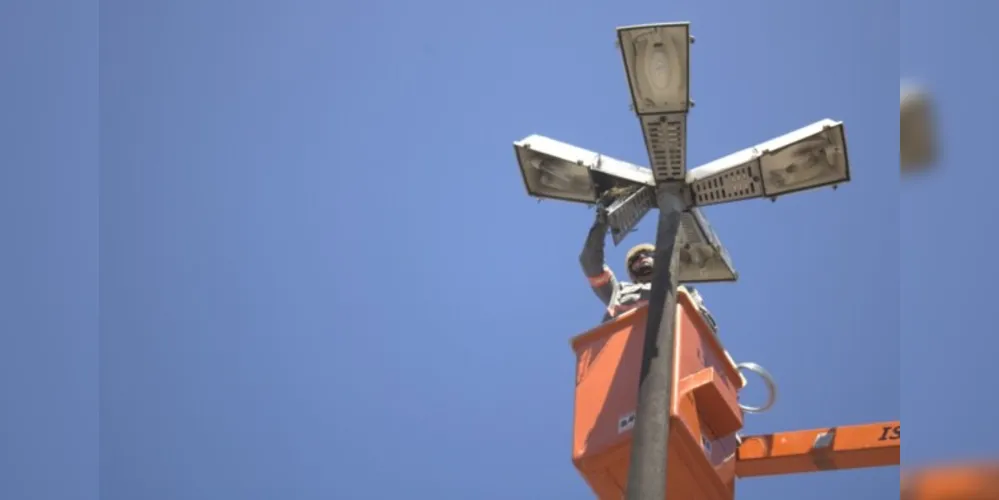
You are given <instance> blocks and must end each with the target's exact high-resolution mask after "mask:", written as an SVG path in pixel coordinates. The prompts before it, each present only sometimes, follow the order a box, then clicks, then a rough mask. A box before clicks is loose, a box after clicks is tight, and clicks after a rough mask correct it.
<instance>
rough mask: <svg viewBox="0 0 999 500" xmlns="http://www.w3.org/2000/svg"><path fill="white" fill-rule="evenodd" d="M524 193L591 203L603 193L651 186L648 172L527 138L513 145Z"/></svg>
mask: <svg viewBox="0 0 999 500" xmlns="http://www.w3.org/2000/svg"><path fill="white" fill-rule="evenodd" d="M513 147H514V151H515V152H516V154H517V162H518V163H519V164H520V172H521V174H522V175H523V178H524V185H525V187H526V188H527V192H528V194H530V195H531V196H535V197H537V198H549V199H554V200H563V201H571V202H577V203H586V204H595V203H598V202H601V201H602V199H603V198H604V195H606V194H607V193H609V192H610V193H614V192H618V193H619V194H623V193H624V192H629V191H632V190H634V189H636V188H637V187H641V186H655V180H654V179H653V177H652V172H651V171H650V170H649V169H647V168H643V167H639V166H636V165H632V164H630V163H628V162H624V161H621V160H617V159H614V158H611V157H609V156H604V155H601V154H599V153H594V152H593V151H588V150H585V149H583V148H578V147H576V146H573V145H571V144H566V143H564V142H559V141H556V140H554V139H549V138H548V137H544V136H541V135H536V134H535V135H531V136H529V137H526V138H524V139H522V140H519V141H517V142H515V143H514V144H513Z"/></svg>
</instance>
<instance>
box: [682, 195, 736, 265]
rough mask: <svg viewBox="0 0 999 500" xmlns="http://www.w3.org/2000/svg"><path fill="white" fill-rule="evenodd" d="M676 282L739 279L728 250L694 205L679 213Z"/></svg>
mask: <svg viewBox="0 0 999 500" xmlns="http://www.w3.org/2000/svg"><path fill="white" fill-rule="evenodd" d="M677 250H678V252H679V254H680V255H679V256H678V257H679V259H680V262H679V265H678V266H677V268H678V269H679V271H678V272H677V282H679V283H704V282H712V281H736V280H737V279H739V273H737V272H736V271H735V267H733V266H732V259H731V258H730V257H729V255H728V251H726V250H725V247H724V246H722V244H721V240H719V239H718V235H717V234H715V231H714V229H712V228H711V225H710V224H708V220H707V218H705V217H704V215H703V214H701V212H700V211H699V210H698V209H696V208H692V209H691V210H690V211H688V212H684V213H683V215H681V216H680V244H679V245H678V247H677Z"/></svg>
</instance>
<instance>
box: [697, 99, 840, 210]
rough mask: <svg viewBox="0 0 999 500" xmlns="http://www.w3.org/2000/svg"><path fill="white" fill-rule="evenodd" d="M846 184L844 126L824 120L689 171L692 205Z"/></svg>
mask: <svg viewBox="0 0 999 500" xmlns="http://www.w3.org/2000/svg"><path fill="white" fill-rule="evenodd" d="M849 180H850V162H849V158H848V155H847V150H846V132H845V129H844V127H843V123H842V122H838V121H835V120H830V119H825V120H820V121H818V122H815V123H813V124H811V125H808V126H805V127H802V128H799V129H798V130H795V131H793V132H790V133H787V134H784V135H782V136H780V137H777V138H774V139H771V140H769V141H766V142H763V143H761V144H758V145H756V146H753V147H751V148H746V149H743V150H742V151H738V152H736V153H733V154H730V155H728V156H725V157H722V158H719V159H717V160H715V161H712V162H710V163H707V164H705V165H702V166H700V167H697V168H695V169H692V170H691V171H690V172H689V173H688V174H687V183H688V184H689V186H690V194H691V202H692V204H693V205H695V206H703V205H713V204H717V203H726V202H732V201H738V200H744V199H748V198H771V199H776V198H777V197H778V196H782V195H785V194H790V193H793V192H797V191H804V190H807V189H815V188H819V187H823V186H835V185H838V184H841V183H844V182H849Z"/></svg>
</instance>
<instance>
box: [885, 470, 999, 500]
mask: <svg viewBox="0 0 999 500" xmlns="http://www.w3.org/2000/svg"><path fill="white" fill-rule="evenodd" d="M997 498H999V463H997V462H986V463H976V464H953V465H946V466H936V467H927V468H925V469H920V470H917V471H913V472H903V473H902V485H901V499H902V500H992V499H997Z"/></svg>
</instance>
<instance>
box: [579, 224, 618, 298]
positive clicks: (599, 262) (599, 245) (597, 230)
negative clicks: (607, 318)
mask: <svg viewBox="0 0 999 500" xmlns="http://www.w3.org/2000/svg"><path fill="white" fill-rule="evenodd" d="M607 227H608V226H607V212H606V210H604V209H603V207H597V220H596V221H595V222H594V223H593V227H591V228H590V232H589V234H588V235H587V236H586V243H585V244H584V245H583V252H582V253H580V254H579V264H580V265H581V266H582V267H583V274H584V275H586V279H587V280H589V282H590V286H591V287H593V292H594V293H596V294H597V297H600V300H602V301H603V303H604V305H610V301H611V299H612V298H613V296H614V290H615V289H617V278H615V277H614V272H613V271H611V269H610V267H607V264H606V263H605V262H604V241H605V240H606V237H607Z"/></svg>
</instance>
